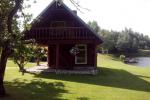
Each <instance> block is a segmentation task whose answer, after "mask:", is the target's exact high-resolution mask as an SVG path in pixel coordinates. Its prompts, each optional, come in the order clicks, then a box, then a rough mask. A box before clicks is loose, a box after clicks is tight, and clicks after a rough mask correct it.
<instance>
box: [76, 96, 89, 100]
mask: <svg viewBox="0 0 150 100" xmlns="http://www.w3.org/2000/svg"><path fill="white" fill-rule="evenodd" d="M77 100H90V99H88V98H87V97H80V98H77Z"/></svg>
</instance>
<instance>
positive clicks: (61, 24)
mask: <svg viewBox="0 0 150 100" xmlns="http://www.w3.org/2000/svg"><path fill="white" fill-rule="evenodd" d="M64 26H65V21H53V22H52V23H51V27H64Z"/></svg>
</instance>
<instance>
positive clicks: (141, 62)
mask: <svg viewBox="0 0 150 100" xmlns="http://www.w3.org/2000/svg"><path fill="white" fill-rule="evenodd" d="M136 59H138V63H134V64H132V65H135V66H139V67H150V57H137V58H136Z"/></svg>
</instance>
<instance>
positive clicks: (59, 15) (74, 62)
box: [25, 0, 102, 70]
mask: <svg viewBox="0 0 150 100" xmlns="http://www.w3.org/2000/svg"><path fill="white" fill-rule="evenodd" d="M25 39H35V40H36V42H37V43H38V44H39V45H41V46H47V47H48V55H47V56H48V66H49V67H50V68H52V69H69V70H73V69H76V68H82V69H84V68H85V69H86V68H93V69H94V68H96V66H97V52H96V48H97V45H99V44H101V43H102V40H101V39H100V37H99V36H98V35H97V34H96V33H95V32H94V31H93V30H92V29H91V28H90V27H89V26H88V25H86V23H85V22H84V21H83V20H81V19H80V18H79V17H78V16H77V11H75V10H71V9H69V8H68V7H67V6H66V5H65V4H64V3H63V2H62V1H61V0H53V1H52V3H51V4H50V5H49V6H48V7H47V8H46V9H45V10H44V11H43V12H42V13H41V14H40V15H39V16H38V17H37V18H36V19H35V20H34V21H33V22H32V27H31V29H30V30H28V31H26V32H25Z"/></svg>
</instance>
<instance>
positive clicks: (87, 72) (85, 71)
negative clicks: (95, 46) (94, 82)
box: [26, 63, 98, 75]
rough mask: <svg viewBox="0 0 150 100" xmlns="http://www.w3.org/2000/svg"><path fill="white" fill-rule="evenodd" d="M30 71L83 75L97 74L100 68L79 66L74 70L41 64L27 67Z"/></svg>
mask: <svg viewBox="0 0 150 100" xmlns="http://www.w3.org/2000/svg"><path fill="white" fill-rule="evenodd" d="M26 72H28V73H34V74H36V73H55V74H81V75H96V74H97V73H98V70H97V69H96V68H93V67H86V68H85V67H84V68H83V67H80V68H79V67H78V68H74V69H73V70H65V69H52V68H50V67H48V66H47V64H46V63H45V64H41V65H40V66H34V67H30V68H27V69H26Z"/></svg>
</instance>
